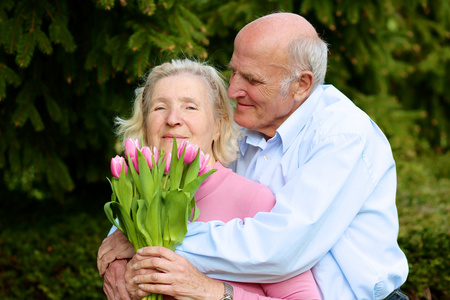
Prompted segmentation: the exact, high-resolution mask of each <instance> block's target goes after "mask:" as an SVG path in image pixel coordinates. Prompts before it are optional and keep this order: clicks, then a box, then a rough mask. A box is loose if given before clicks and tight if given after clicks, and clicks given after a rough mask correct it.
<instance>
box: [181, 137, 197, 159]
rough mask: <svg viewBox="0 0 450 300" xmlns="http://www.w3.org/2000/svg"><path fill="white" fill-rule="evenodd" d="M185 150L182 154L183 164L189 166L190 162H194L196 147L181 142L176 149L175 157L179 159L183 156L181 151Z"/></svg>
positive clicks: (186, 142) (184, 141)
mask: <svg viewBox="0 0 450 300" xmlns="http://www.w3.org/2000/svg"><path fill="white" fill-rule="evenodd" d="M184 149H186V151H185V153H184V160H183V162H185V163H188V164H190V163H191V162H193V161H194V159H195V157H196V156H197V153H198V146H197V145H194V144H191V143H190V142H188V141H186V140H183V141H182V142H181V145H180V147H179V148H178V151H177V156H178V158H180V157H181V155H182V154H183V150H184Z"/></svg>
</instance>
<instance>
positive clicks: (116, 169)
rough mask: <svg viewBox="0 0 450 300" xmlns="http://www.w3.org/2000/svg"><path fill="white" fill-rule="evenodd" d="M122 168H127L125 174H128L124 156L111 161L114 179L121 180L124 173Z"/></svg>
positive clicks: (117, 156)
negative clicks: (121, 174) (121, 173)
mask: <svg viewBox="0 0 450 300" xmlns="http://www.w3.org/2000/svg"><path fill="white" fill-rule="evenodd" d="M122 166H123V167H124V168H125V170H124V171H125V174H127V172H128V168H127V164H126V163H125V162H124V158H123V157H122V156H119V155H116V156H115V157H113V158H112V159H111V173H112V175H113V176H114V177H116V178H119V177H120V172H122Z"/></svg>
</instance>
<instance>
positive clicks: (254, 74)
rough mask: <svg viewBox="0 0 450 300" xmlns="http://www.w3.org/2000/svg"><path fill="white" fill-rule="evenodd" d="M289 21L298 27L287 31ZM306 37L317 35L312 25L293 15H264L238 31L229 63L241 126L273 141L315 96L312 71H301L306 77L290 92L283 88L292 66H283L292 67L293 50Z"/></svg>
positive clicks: (231, 88)
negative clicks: (297, 40) (289, 52)
mask: <svg viewBox="0 0 450 300" xmlns="http://www.w3.org/2000/svg"><path fill="white" fill-rule="evenodd" d="M286 19H292V20H294V24H297V25H298V26H291V27H289V30H285V28H286V27H284V26H285V23H286ZM292 20H289V21H290V22H291V21H292ZM281 29H283V30H281ZM304 35H314V36H317V34H316V32H315V30H314V28H313V27H312V25H310V24H309V23H308V22H307V21H306V20H304V19H303V18H298V15H293V14H284V15H283V16H282V17H280V16H279V15H276V16H274V15H269V16H266V17H263V18H261V19H258V20H256V21H254V22H252V23H250V24H248V25H247V26H245V27H244V28H243V29H242V30H241V31H240V32H239V33H238V35H237V36H236V39H235V47H234V52H233V56H232V58H231V62H230V64H229V66H230V67H231V70H232V74H231V78H230V87H229V90H228V97H229V98H232V99H236V111H235V115H234V120H235V122H236V123H237V124H239V125H240V126H243V127H245V128H248V129H251V130H255V131H259V132H261V133H263V134H264V135H265V136H266V139H269V138H271V137H273V136H274V135H275V133H276V130H277V129H278V127H279V126H281V124H282V123H283V122H284V121H285V120H286V119H287V118H288V117H289V116H290V115H291V114H292V113H293V112H294V111H295V110H296V109H297V108H298V107H299V106H300V105H301V104H302V103H303V102H304V101H305V100H306V98H307V97H308V96H309V95H310V93H311V92H312V82H313V79H314V77H313V75H312V73H311V72H309V71H302V76H300V78H298V79H296V80H294V81H293V82H291V84H290V85H289V88H288V93H287V94H285V93H284V92H283V91H282V88H281V83H282V82H283V80H284V79H285V78H289V77H290V75H291V74H290V72H288V70H289V68H286V67H283V66H288V65H289V64H288V57H287V49H288V46H289V44H290V43H291V42H292V40H293V39H295V38H297V37H299V36H304ZM268 62H270V63H268Z"/></svg>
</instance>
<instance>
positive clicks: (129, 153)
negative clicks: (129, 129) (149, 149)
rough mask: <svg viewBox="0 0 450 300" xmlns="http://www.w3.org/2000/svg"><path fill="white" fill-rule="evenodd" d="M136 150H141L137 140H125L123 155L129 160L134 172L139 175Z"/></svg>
mask: <svg viewBox="0 0 450 300" xmlns="http://www.w3.org/2000/svg"><path fill="white" fill-rule="evenodd" d="M138 149H141V146H140V144H139V140H138V139H136V140H133V139H127V140H126V141H125V155H126V157H129V158H131V161H132V162H133V166H134V169H135V170H136V172H138V173H139V164H138V157H137V150H138Z"/></svg>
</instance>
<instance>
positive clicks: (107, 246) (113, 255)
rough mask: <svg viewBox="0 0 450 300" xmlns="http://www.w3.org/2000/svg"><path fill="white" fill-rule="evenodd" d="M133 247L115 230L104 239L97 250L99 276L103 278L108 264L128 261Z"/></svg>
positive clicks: (121, 233) (132, 253)
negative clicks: (121, 260)
mask: <svg viewBox="0 0 450 300" xmlns="http://www.w3.org/2000/svg"><path fill="white" fill-rule="evenodd" d="M134 253H135V252H134V248H133V245H132V244H131V243H130V242H129V241H128V240H127V238H126V237H125V235H124V234H123V232H122V231H121V230H116V231H115V232H114V233H112V234H111V235H110V236H108V237H106V238H105V239H104V240H103V242H102V245H101V246H100V248H99V250H98V255H97V268H98V271H99V274H100V276H102V277H103V276H104V274H105V271H106V269H107V268H108V266H109V264H110V263H111V262H113V261H114V260H116V259H125V258H126V259H128V258H131V257H132V256H133V255H134Z"/></svg>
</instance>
